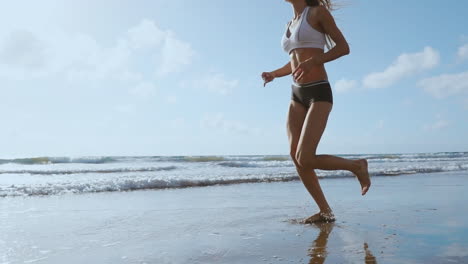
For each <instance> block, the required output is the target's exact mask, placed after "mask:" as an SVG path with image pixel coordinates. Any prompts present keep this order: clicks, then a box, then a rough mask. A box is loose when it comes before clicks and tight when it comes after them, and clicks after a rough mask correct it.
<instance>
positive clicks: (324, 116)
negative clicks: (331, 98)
mask: <svg viewBox="0 0 468 264" xmlns="http://www.w3.org/2000/svg"><path fill="white" fill-rule="evenodd" d="M332 107H333V104H331V103H330V102H324V101H319V102H314V103H312V104H311V106H310V108H309V109H308V111H307V114H306V117H305V120H304V125H303V126H302V130H301V134H300V137H299V141H298V145H297V152H298V156H303V157H304V156H307V157H308V156H313V155H315V153H316V151H317V146H318V143H319V141H320V138H321V137H322V134H323V131H324V130H325V127H326V125H327V121H328V116H329V114H330V112H331V109H332Z"/></svg>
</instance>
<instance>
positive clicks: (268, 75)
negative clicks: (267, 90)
mask: <svg viewBox="0 0 468 264" xmlns="http://www.w3.org/2000/svg"><path fill="white" fill-rule="evenodd" d="M289 74H291V62H288V63H286V65H284V66H283V67H281V68H279V69H276V70H274V71H271V72H263V73H262V79H263V81H264V83H263V86H265V85H266V84H267V83H269V82H271V81H273V80H274V79H275V78H276V77H283V76H286V75H289Z"/></svg>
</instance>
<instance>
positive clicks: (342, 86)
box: [334, 79, 358, 93]
mask: <svg viewBox="0 0 468 264" xmlns="http://www.w3.org/2000/svg"><path fill="white" fill-rule="evenodd" d="M357 85H358V82H357V81H355V80H346V79H340V80H338V81H336V83H335V85H334V87H335V90H336V91H337V92H338V93H345V92H348V91H350V90H353V89H355V88H356V87H357Z"/></svg>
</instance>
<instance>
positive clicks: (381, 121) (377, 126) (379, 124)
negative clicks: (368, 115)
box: [376, 120, 385, 129]
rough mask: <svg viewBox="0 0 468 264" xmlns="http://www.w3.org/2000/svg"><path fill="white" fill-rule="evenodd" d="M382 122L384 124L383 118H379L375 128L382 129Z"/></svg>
mask: <svg viewBox="0 0 468 264" xmlns="http://www.w3.org/2000/svg"><path fill="white" fill-rule="evenodd" d="M384 124H385V122H384V121H383V120H379V121H378V122H377V125H376V128H377V129H383V128H384Z"/></svg>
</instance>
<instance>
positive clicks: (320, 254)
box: [307, 223, 377, 264]
mask: <svg viewBox="0 0 468 264" xmlns="http://www.w3.org/2000/svg"><path fill="white" fill-rule="evenodd" d="M313 225H314V226H316V227H317V228H318V229H319V230H320V232H319V234H318V236H317V238H316V239H315V240H314V242H312V246H311V247H310V248H309V250H308V254H307V255H309V256H310V257H311V258H310V261H309V264H322V263H325V259H326V258H327V255H328V251H327V243H328V237H329V235H330V233H331V232H332V230H333V227H334V226H335V223H316V224H313ZM363 249H364V252H365V257H364V263H365V264H377V259H376V258H375V256H374V255H373V254H372V252H371V251H370V249H369V246H368V244H367V243H364V244H363Z"/></svg>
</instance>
